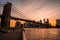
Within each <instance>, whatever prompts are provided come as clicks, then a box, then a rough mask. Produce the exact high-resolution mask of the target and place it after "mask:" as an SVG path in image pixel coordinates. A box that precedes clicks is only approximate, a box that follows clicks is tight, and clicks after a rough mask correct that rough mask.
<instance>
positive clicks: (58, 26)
mask: <svg viewBox="0 0 60 40" xmlns="http://www.w3.org/2000/svg"><path fill="white" fill-rule="evenodd" d="M56 27H57V28H60V19H57V20H56Z"/></svg>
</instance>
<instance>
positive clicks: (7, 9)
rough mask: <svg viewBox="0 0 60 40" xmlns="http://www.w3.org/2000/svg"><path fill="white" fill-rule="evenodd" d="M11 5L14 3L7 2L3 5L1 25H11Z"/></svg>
mask: <svg viewBox="0 0 60 40" xmlns="http://www.w3.org/2000/svg"><path fill="white" fill-rule="evenodd" d="M11 6H12V4H11V3H9V2H7V4H5V5H4V7H3V13H2V18H1V27H9V26H10V16H11Z"/></svg>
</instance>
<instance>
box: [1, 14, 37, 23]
mask: <svg viewBox="0 0 60 40" xmlns="http://www.w3.org/2000/svg"><path fill="white" fill-rule="evenodd" d="M1 17H2V15H0V18H1ZM11 19H13V20H22V21H26V22H34V23H37V22H35V21H32V20H27V19H22V18H17V17H11Z"/></svg>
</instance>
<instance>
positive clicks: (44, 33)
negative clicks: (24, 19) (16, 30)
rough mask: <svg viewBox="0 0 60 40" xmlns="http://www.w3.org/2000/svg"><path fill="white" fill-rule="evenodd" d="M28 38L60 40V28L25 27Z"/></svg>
mask: <svg viewBox="0 0 60 40" xmlns="http://www.w3.org/2000/svg"><path fill="white" fill-rule="evenodd" d="M24 33H25V38H26V40H60V28H25V32H24Z"/></svg>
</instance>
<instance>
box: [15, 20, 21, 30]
mask: <svg viewBox="0 0 60 40" xmlns="http://www.w3.org/2000/svg"><path fill="white" fill-rule="evenodd" d="M15 27H16V28H17V29H20V28H22V24H21V22H19V21H17V22H16V24H15Z"/></svg>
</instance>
